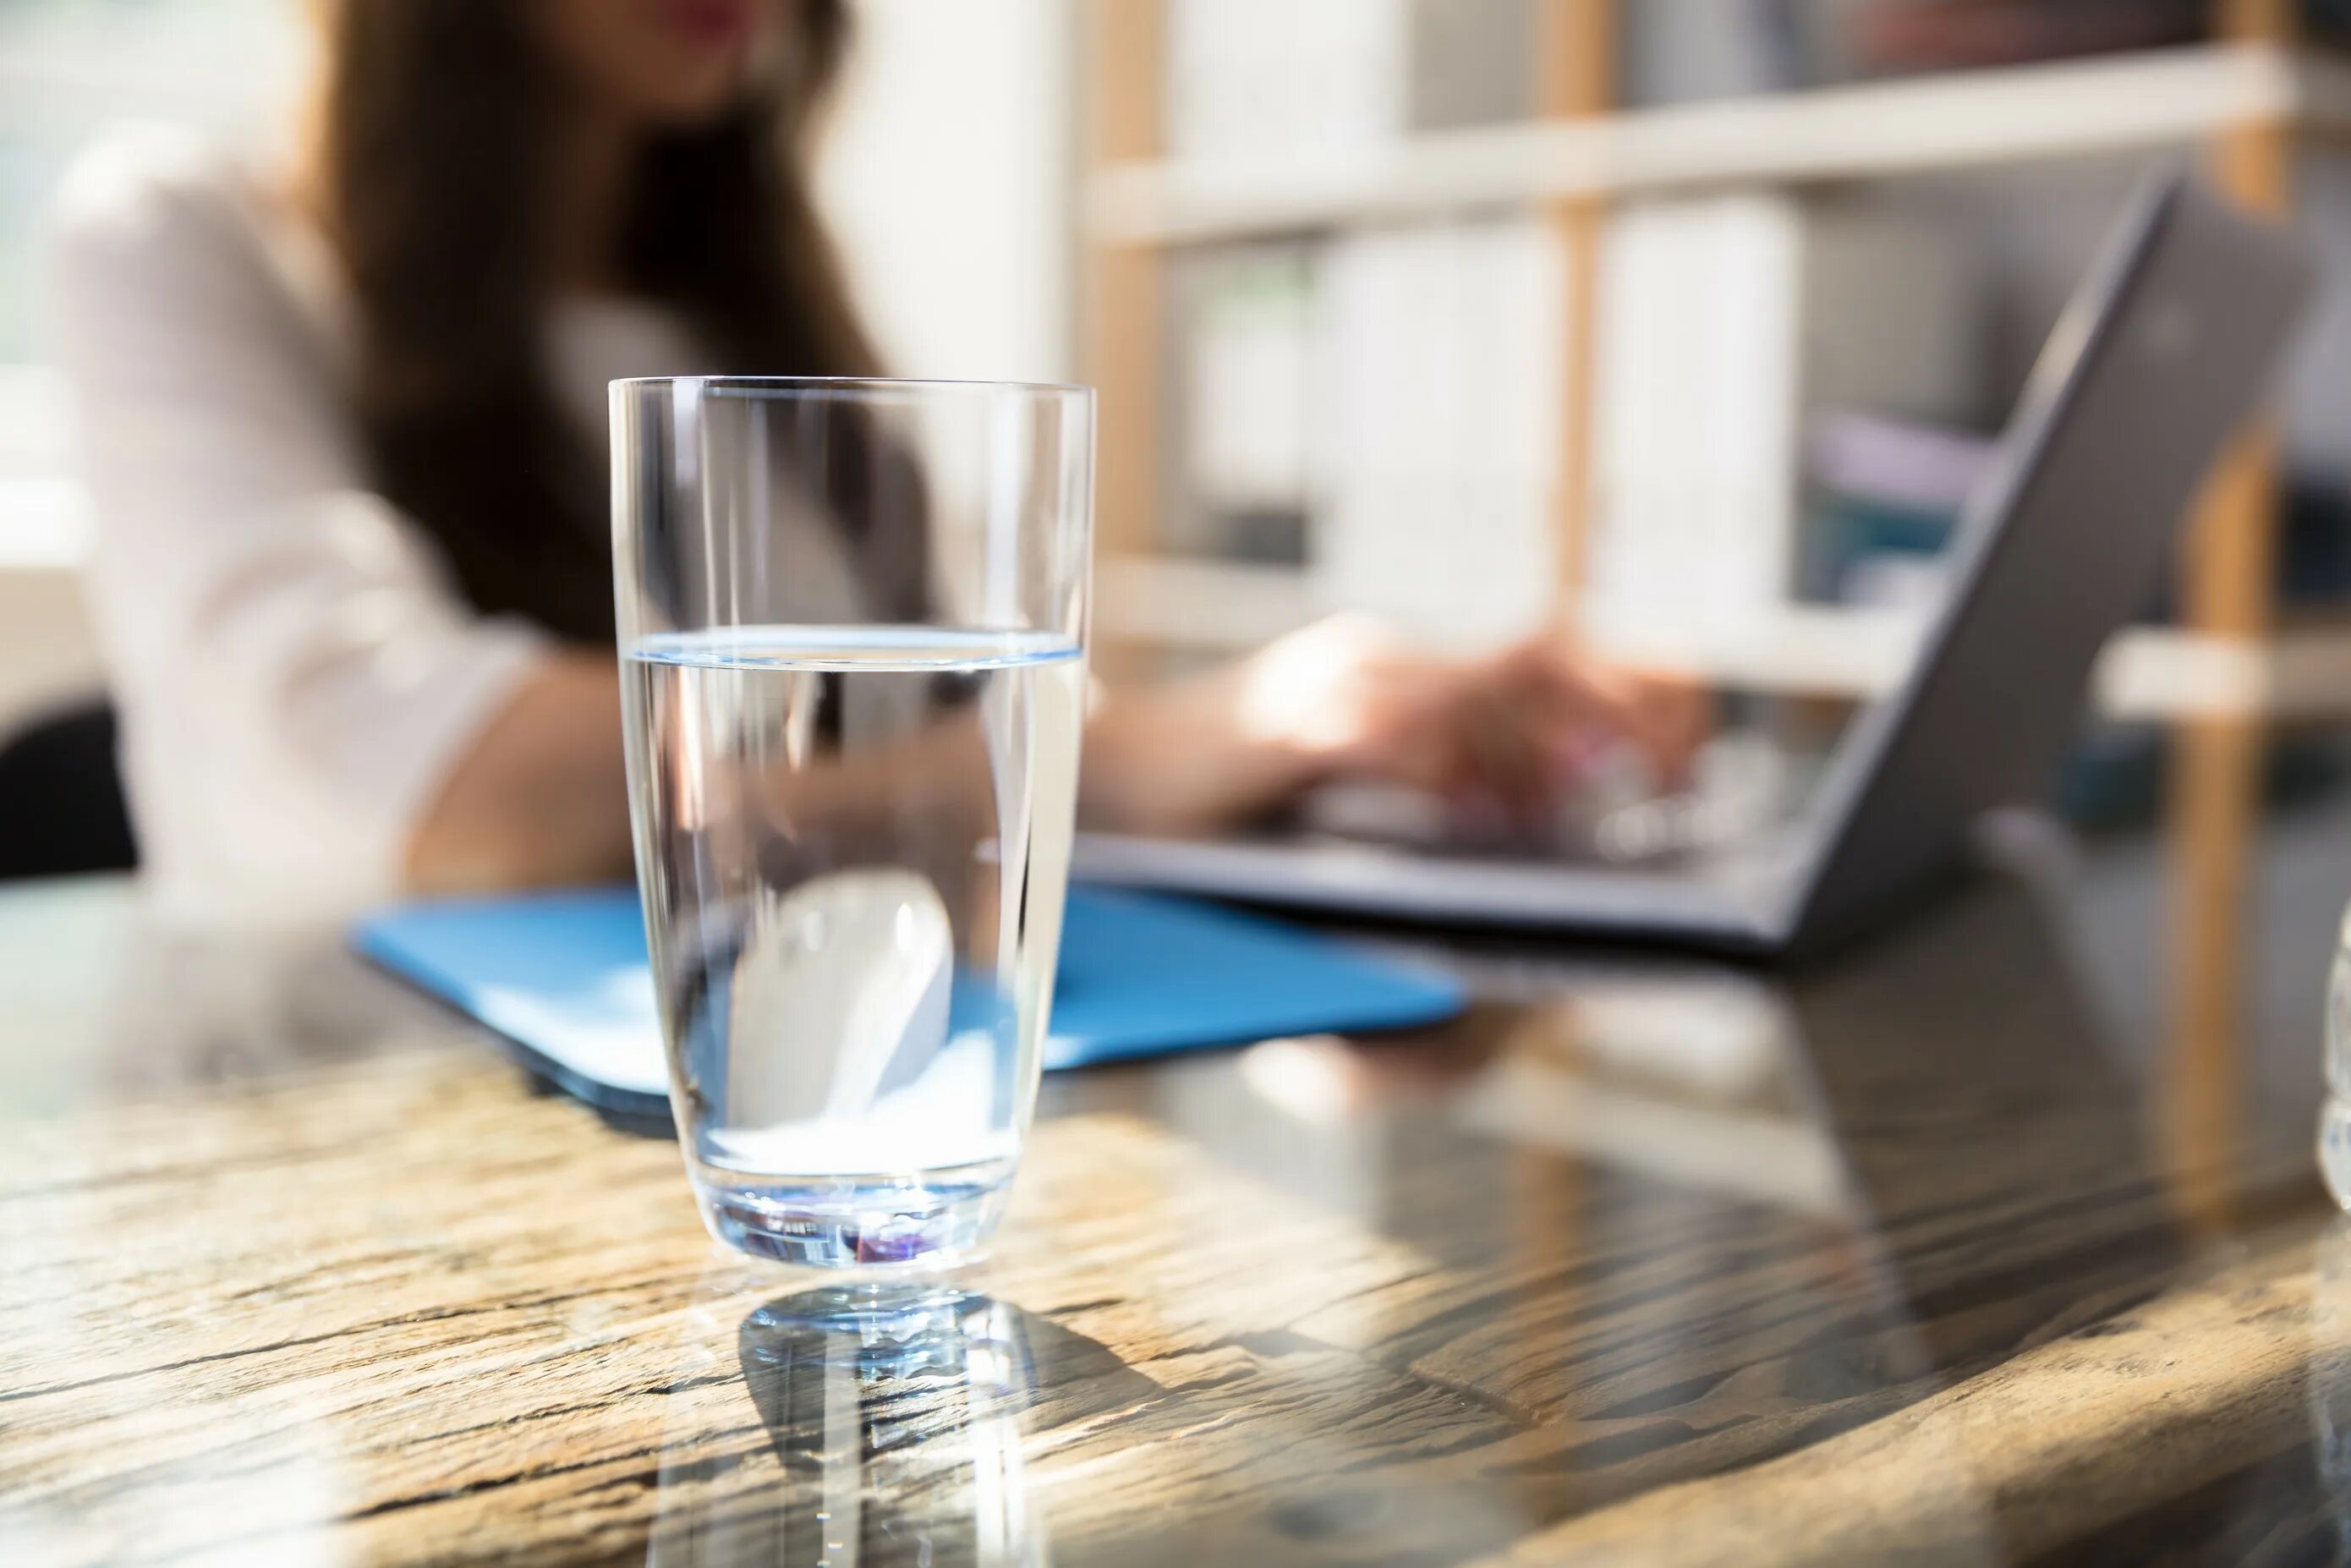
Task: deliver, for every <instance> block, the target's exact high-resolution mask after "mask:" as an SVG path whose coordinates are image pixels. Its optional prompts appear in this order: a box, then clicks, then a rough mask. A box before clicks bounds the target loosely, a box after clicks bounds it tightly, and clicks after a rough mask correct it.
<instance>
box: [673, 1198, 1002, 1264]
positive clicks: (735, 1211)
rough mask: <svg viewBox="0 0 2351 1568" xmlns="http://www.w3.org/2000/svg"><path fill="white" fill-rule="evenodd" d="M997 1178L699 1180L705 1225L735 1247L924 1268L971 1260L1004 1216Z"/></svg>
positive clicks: (789, 1259) (786, 1257) (815, 1259)
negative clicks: (947, 1180)
mask: <svg viewBox="0 0 2351 1568" xmlns="http://www.w3.org/2000/svg"><path fill="white" fill-rule="evenodd" d="M1009 1186H1010V1184H1009V1182H1008V1180H999V1181H996V1182H993V1183H986V1184H979V1183H969V1182H955V1183H922V1182H888V1183H882V1182H853V1181H836V1182H821V1183H810V1182H794V1183H791V1184H789V1185H779V1184H777V1183H773V1182H758V1183H752V1182H726V1181H718V1180H711V1179H707V1178H705V1179H704V1180H701V1181H697V1182H696V1183H695V1197H696V1199H697V1200H698V1201H699V1202H700V1204H701V1207H702V1218H703V1223H704V1224H705V1225H707V1226H708V1227H709V1228H710V1233H711V1235H713V1236H715V1237H716V1238H717V1239H719V1240H721V1241H723V1242H725V1243H726V1245H727V1246H729V1247H732V1248H734V1249H737V1251H741V1252H747V1253H749V1254H750V1255H751V1256H753V1257H755V1258H767V1259H771V1260H774V1261H776V1262H778V1263H789V1264H792V1265H794V1266H796V1267H799V1268H810V1269H847V1270H871V1271H872V1272H874V1273H877V1274H881V1273H888V1274H899V1273H925V1272H930V1271H934V1270H942V1269H949V1268H953V1267H954V1266H955V1265H956V1264H958V1263H962V1262H967V1261H969V1260H971V1258H972V1257H973V1256H974V1255H976V1254H977V1251H978V1250H979V1249H980V1248H981V1247H982V1246H983V1245H984V1244H985V1243H986V1242H987V1238H988V1237H989V1235H991V1234H992V1233H993V1232H994V1231H995V1229H996V1225H997V1221H998V1220H999V1219H1001V1218H1003V1217H1004V1206H1005V1201H1006V1199H1007V1197H1008V1196H1009Z"/></svg>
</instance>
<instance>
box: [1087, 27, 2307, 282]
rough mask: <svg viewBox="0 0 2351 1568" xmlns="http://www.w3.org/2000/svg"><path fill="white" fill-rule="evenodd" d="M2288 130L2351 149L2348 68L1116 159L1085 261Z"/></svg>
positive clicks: (2246, 61)
mask: <svg viewBox="0 0 2351 1568" xmlns="http://www.w3.org/2000/svg"><path fill="white" fill-rule="evenodd" d="M2274 126H2283V127H2286V128H2288V129H2290V130H2292V131H2295V132H2297V133H2303V134H2310V135H2314V136H2325V137H2336V138H2343V137H2351V62H2346V61H2345V60H2343V59H2341V58H2339V57H2335V55H2333V54H2331V53H2327V52H2323V51H2315V50H2310V49H2304V48H2299V47H2294V46H2292V45H2290V44H2283V43H2276V42H2258V41H2254V42H2223V43H2212V44H2199V45H2190V46H2185V47H2176V48H2167V49H2156V50H2147V51H2144V52H2140V53H2135V54H2128V55H2120V56H2109V57H2098V58H2093V59H2087V60H2075V61H2059V62H2052V63H2046V64H2036V65H2027V66H2012V67H2004V68H1990V69H1984V70H1979V71H1968V72H1953V73H1949V74H1939V75H1935V76H1926V77H1917V78H1906V79H1902V80H1897V81H1889V82H1868V83H1862V84H1858V85H1855V86H1850V87H1833V88H1819V89H1810V90H1806V91H1802V92H1792V93H1786V94H1781V95H1777V96H1771V97H1758V98H1751V99H1723V100H1719V101H1715V102H1708V103H1698V104H1690V105H1685V106H1677V107H1671V108H1661V109H1635V110H1623V111H1619V112H1597V111H1587V112H1585V113H1584V114H1583V115H1581V116H1580V117H1575V118H1564V119H1551V120H1534V121H1529V122H1526V123H1524V124H1516V125H1506V126H1498V127H1494V128H1491V129H1479V130H1471V131H1448V132H1444V133H1441V134H1431V135H1424V136H1417V137H1413V138H1409V139H1406V140H1403V141H1397V142H1395V143H1393V144H1391V145H1388V146H1384V147H1377V148H1369V149H1365V150H1364V152H1362V153H1361V154H1360V155H1357V156H1354V157H1351V158H1348V159H1346V160H1344V161H1342V162H1288V163H1285V162H1261V163H1260V162H1249V163H1241V162H1228V163H1217V162H1205V161H1191V162H1158V161H1154V160H1151V159H1147V158H1146V159H1129V160H1113V161H1111V162H1108V163H1107V164H1106V165H1105V166H1103V167H1102V168H1100V169H1099V170H1098V171H1097V172H1095V173H1094V174H1093V175H1092V177H1091V178H1090V179H1089V180H1088V181H1087V182H1086V186H1085V192H1084V201H1083V212H1084V215H1085V222H1086V226H1087V231H1088V234H1089V235H1090V237H1091V239H1092V242H1093V243H1095V244H1097V245H1102V246H1141V247H1156V246H1173V245H1193V244H1200V243H1205V242H1210V241H1221V240H1237V239H1249V238H1254V237H1260V236H1273V235H1289V234H1298V233H1311V232H1314V231H1318V230H1323V229H1329V228H1333V227H1340V226H1345V225H1358V224H1369V223H1382V222H1399V221H1405V220H1410V219H1421V218H1428V217H1434V216H1441V215H1444V214H1450V213H1458V212H1463V211H1475V210H1479V209H1481V208H1489V207H1497V206H1510V205H1517V204H1525V203H1529V202H1546V201H1550V202H1557V201H1568V200H1573V199H1576V198H1589V197H1607V198H1625V197H1631V196H1639V195H1650V194H1668V193H1677V192H1685V191H1690V190H1699V189H1705V188H1707V187H1709V186H1719V185H1736V184H1766V183H1769V184H1801V183H1817V182H1822V181H1831V180H1850V179H1868V178H1886V177H1891V176H1897V175H1910V174H1922V173H1932V172H1942V171H1953V170H1962V169H1970V168H1989V167H1997V166H2000V165H2002V164H2013V163H2022V162H2036V161H2045V160H2051V159H2060V158H2068V157H2078V156H2088V155H2094V154H2100V153H2116V152H2145V151H2151V150H2159V149H2162V148H2166V147H2187V146H2190V145H2194V144H2197V143H2199V142H2202V141H2207V140H2209V139H2210V138H2213V137H2216V136H2220V135H2222V134H2224V133H2227V132H2230V131H2241V130H2265V129H2268V128H2271V127H2274Z"/></svg>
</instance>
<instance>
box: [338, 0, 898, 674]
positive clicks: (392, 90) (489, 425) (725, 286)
mask: <svg viewBox="0 0 2351 1568" xmlns="http://www.w3.org/2000/svg"><path fill="white" fill-rule="evenodd" d="M783 9H784V12H785V14H786V16H787V17H788V25H787V26H786V27H785V29H784V33H785V37H784V39H783V47H782V48H781V49H780V50H779V51H778V58H777V60H776V62H775V64H774V66H773V68H770V69H768V71H767V72H765V73H764V75H763V77H762V79H760V80H759V81H758V84H757V85H756V87H755V88H754V89H752V90H751V91H750V92H749V93H748V94H747V96H746V99H745V100H744V101H743V102H742V103H741V104H739V105H737V107H736V108H734V109H733V110H729V111H727V112H726V114H725V115H724V116H723V117H722V118H720V119H718V120H715V121H714V122H713V123H711V124H709V125H707V126H705V127H701V128H697V129H695V130H691V131H676V132H670V133H664V134H662V135H660V136H657V137H655V138H653V139H652V140H651V141H648V142H647V144H646V145H645V146H644V147H643V150H642V152H641V153H640V155H639V166H638V168H637V170H636V175H635V179H634V181H633V183H632V190H631V192H630V195H629V198H628V204H627V206H626V209H625V212H624V217H623V226H622V253H621V255H620V256H619V258H618V259H619V263H620V269H621V280H622V285H623V287H625V288H626V289H627V290H628V291H629V292H630V293H631V294H632V295H634V296H637V297H640V298H645V299H648V300H650V301H653V302H655V303H659V304H662V305H665V306H668V307H670V308H673V309H674V310H675V311H676V312H677V313H678V314H679V316H680V317H681V319H683V320H684V322H685V323H686V324H687V325H688V326H689V328H690V329H692V330H693V331H694V332H695V334H696V336H697V338H698V339H699V340H700V341H702V342H703V343H704V344H705V345H706V346H707V348H708V350H710V351H711V352H713V353H714V354H716V355H718V356H720V357H721V358H723V360H724V361H725V364H724V366H723V368H724V369H726V370H727V371H730V372H737V373H743V374H764V375H844V376H853V375H872V374H874V373H876V371H877V368H878V367H877V361H876V359H875V355H874V352H873V350H872V345H871V343H870V342H869V341H868V340H867V338H866V335H865V332H864V330H863V329H862V327H861V326H860V324H859V322H858V319H857V315H856V312H855V310H854V308H852V305H851V302H850V298H849V292H848V288H847V287H846V285H845V284H844V282H843V280H842V277H841V271H840V267H839V265H838V263H837V261H836V259H835V256H834V253H833V250H832V246H831V241H830V240H829V238H828V237H827V235H825V233H824V230H823V226H822V225H821V223H820V220H819V218H818V216H817V213H816V208H815V204H814V203H813V201H812V199H811V196H810V191H809V187H808V181H807V175H806V171H807V168H808V155H809V150H810V149H809V144H810V140H811V138H812V136H813V134H814V131H815V129H816V121H817V119H818V116H819V112H820V110H821V108H822V107H823V103H824V100H825V98H826V95H827V92H828V90H829V89H830V88H831V85H832V82H833V79H834V78H835V77H836V75H837V74H838V71H839V68H840V66H841V58H842V56H843V54H844V52H845V51H846V48H847V46H848V37H849V23H848V15H847V10H846V6H845V3H844V0H788V3H787V4H786V5H784V7H783ZM325 25H326V29H327V50H326V76H325V79H324V84H323V85H324V91H323V93H322V96H321V99H320V101H319V106H318V113H317V119H316V122H315V127H314V131H313V138H314V141H313V146H312V149H311V152H312V162H311V169H310V177H311V180H312V182H313V187H314V188H313V192H312V194H313V198H314V199H315V200H316V201H317V202H318V204H319V207H320V209H321V214H320V215H321V217H322V218H323V220H324V222H325V224H326V226H327V229H328V232H329V236H330V238H331V240H332V242H333V244H334V246H335V247H336V249H337V251H338V252H339V253H340V256H341V258H342V261H343V263H344V265H345V267H346V268H347V269H348V271H349V273H350V281H351V284H352V287H353V289H354V292H355V295H356V302H357V314H358V324H359V364H358V380H357V386H356V401H357V412H358V422H359V428H360V436H361V439H362V441H363V443H364V447H365V451H366V454H367V455H368V456H369V457H370V458H371V460H372V464H373V467H374V472H375V481H376V484H377V486H379V488H380V489H381V491H382V493H383V494H384V495H385V497H387V498H388V499H390V500H391V501H392V503H393V504H394V505H396V506H398V507H401V508H402V510H404V511H405V512H407V513H408V514H409V515H410V516H411V517H413V518H414V519H415V520H416V521H417V523H418V524H419V525H420V526H421V527H423V528H424V529H425V530H426V531H427V532H428V533H430V534H431V535H432V536H433V538H434V539H435V540H436V541H437V542H438V543H439V544H440V546H441V548H442V549H444V551H445V552H446V554H447V556H448V559H449V561H450V564H451V566H452V568H453V569H454V570H455V573H456V576H457V580H458V582H459V585H460V586H461V587H462V588H463V590H464V591H465V595H466V597H467V598H468V599H470V600H471V601H473V603H474V604H475V606H476V607H477V608H478V609H480V610H482V611H483V612H488V613H500V612H505V613H515V614H520V615H523V616H527V617H528V618H529V619H531V620H533V621H536V622H538V623H539V624H541V625H543V626H545V627H547V628H548V629H549V630H550V631H552V632H555V633H556V634H558V635H559V636H561V637H565V638H569V639H571V640H574V641H578V642H582V643H610V642H611V637H612V588H611V545H610V540H609V535H608V532H607V529H606V525H605V518H606V517H607V516H608V515H609V508H608V503H607V500H606V490H605V485H606V477H605V472H604V468H603V465H601V463H600V462H599V461H598V459H597V455H596V454H595V453H593V452H592V451H590V450H589V449H588V447H587V445H586V444H585V443H584V442H583V441H582V440H581V438H580V435H579V434H577V433H576V432H575V431H574V430H573V429H572V428H571V426H570V424H569V423H568V422H567V420H566V419H565V417H564V414H563V412H562V410H561V408H560V407H559V405H558V402H557V401H556V397H555V394H554V392H553V391H552V389H551V387H550V384H549V377H548V373H547V370H546V366H545V361H544V352H545V350H544V339H543V333H544V329H545V324H546V321H547V319H548V307H549V303H550V302H551V300H552V298H554V292H555V284H554V280H553V278H552V277H551V273H550V264H549V256H548V249H549V247H548V244H547V236H548V234H549V224H548V223H547V222H546V221H545V208H544V204H545V203H546V202H547V200H548V199H549V197H548V192H549V189H550V187H551V185H552V183H553V182H552V181H551V180H550V178H549V166H550V160H551V155H552V152H553V151H554V147H555V143H556V138H557V135H558V133H559V126H560V116H561V115H562V113H563V112H564V105H563V102H562V98H561V89H560V84H559V81H558V80H557V79H556V71H555V68H554V67H553V66H552V64H551V63H550V62H549V61H548V60H547V59H545V58H544V57H542V55H541V53H540V51H539V49H538V47H537V46H536V44H535V42H534V40H533V38H532V37H531V36H530V33H529V29H528V23H527V19H526V18H525V16H523V15H522V0H331V3H330V5H329V6H328V8H327V12H326V18H325ZM832 456H833V457H834V458H835V459H836V461H834V462H833V463H831V464H829V467H831V469H832V470H833V472H832V474H831V482H832V484H833V485H834V486H835V487H837V488H839V489H841V490H842V491H843V492H844V493H854V492H855V491H857V490H858V489H860V488H862V487H863V486H862V476H861V475H860V474H859V472H858V468H859V466H860V464H861V462H862V463H872V462H877V461H889V460H890V459H889V457H888V455H887V454H886V453H883V452H881V451H879V450H877V449H875V448H874V447H873V446H872V444H870V443H868V444H866V449H865V450H864V451H862V452H857V451H851V452H847V453H841V454H835V455H832ZM841 521H842V524H843V526H844V528H847V529H848V530H849V531H850V533H851V536H852V540H853V541H854V543H855V544H856V546H857V547H858V549H857V554H858V556H859V558H860V560H859V565H860V569H861V572H862V575H863V576H864V578H865V580H866V581H867V583H868V586H869V591H875V592H876V593H877V596H878V597H880V598H881V599H883V600H884V601H893V600H904V597H905V596H906V595H908V594H914V595H915V596H916V597H917V598H918V597H919V593H920V586H919V585H920V583H921V580H922V576H923V571H922V567H921V564H920V561H919V556H920V553H921V547H920V541H919V534H917V535H916V536H914V538H911V539H909V538H895V539H886V538H877V537H873V536H874V535H875V534H877V533H878V532H880V531H882V530H879V529H875V528H866V527H863V526H862V523H861V520H860V519H858V518H856V517H851V516H846V515H844V516H843V517H842V518H841ZM896 531H900V532H903V531H904V530H896ZM883 557H887V558H894V559H877V558H883ZM910 558H912V559H910ZM885 607H886V608H888V609H892V610H894V611H896V612H900V613H904V612H905V610H906V608H907V606H906V604H904V603H903V602H901V603H896V604H890V605H886V606H877V608H885Z"/></svg>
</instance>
